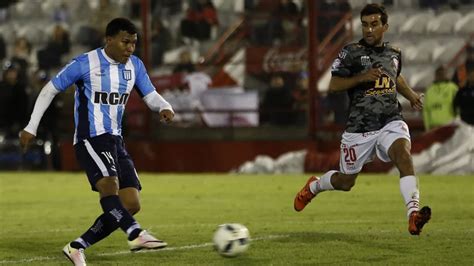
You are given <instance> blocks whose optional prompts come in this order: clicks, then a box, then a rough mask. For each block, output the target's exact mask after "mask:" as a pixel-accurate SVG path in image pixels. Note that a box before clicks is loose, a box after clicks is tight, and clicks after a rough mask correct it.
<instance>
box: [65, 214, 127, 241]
mask: <svg viewBox="0 0 474 266" xmlns="http://www.w3.org/2000/svg"><path fill="white" fill-rule="evenodd" d="M117 228H119V225H118V223H117V222H115V218H114V217H113V216H112V215H110V214H108V213H103V214H102V215H101V216H99V217H98V218H97V219H96V220H95V222H94V224H93V225H92V226H91V227H90V228H89V229H88V230H87V231H86V232H85V233H84V234H83V235H82V236H81V238H82V240H84V241H85V242H86V243H87V244H88V245H89V246H91V245H94V244H95V243H97V242H99V241H100V240H102V239H104V238H106V237H107V236H108V235H110V234H111V233H112V232H113V231H115V230H116V229H117ZM73 243H77V244H79V245H81V247H82V246H83V245H82V244H81V243H79V242H77V241H74V242H73ZM73 243H71V247H73V248H77V247H75V246H73ZM77 244H74V245H77ZM82 248H86V247H82Z"/></svg>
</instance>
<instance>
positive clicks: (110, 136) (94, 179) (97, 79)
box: [20, 18, 174, 265]
mask: <svg viewBox="0 0 474 266" xmlns="http://www.w3.org/2000/svg"><path fill="white" fill-rule="evenodd" d="M105 37H106V44H105V47H103V48H98V49H96V50H92V51H90V52H87V53H84V54H82V55H80V56H78V57H76V58H74V59H73V60H72V61H71V62H70V63H69V64H68V65H66V66H65V67H64V68H63V69H62V70H61V71H60V72H59V73H58V74H57V75H56V76H55V77H54V78H53V79H52V80H51V81H50V82H49V83H48V84H46V85H45V87H44V88H43V89H42V90H41V93H40V95H39V96H38V98H37V100H36V103H35V107H34V109H33V113H32V114H31V119H30V122H29V123H28V125H27V126H26V127H25V128H24V130H23V131H21V132H20V144H21V145H22V148H23V149H24V150H26V149H27V148H28V145H29V144H30V143H31V141H32V140H33V139H34V138H35V135H36V130H37V128H38V124H39V122H40V120H41V117H42V116H43V114H44V112H45V111H46V109H47V108H48V106H49V105H50V103H51V101H52V100H53V98H54V97H55V96H56V95H57V94H58V93H60V92H63V91H65V90H66V89H67V88H69V87H70V86H71V85H75V89H76V91H75V104H74V122H75V132H74V150H75V152H76V157H77V159H78V161H79V163H80V165H81V167H82V168H84V170H85V171H86V173H87V177H88V179H89V183H90V185H91V188H92V190H94V191H97V192H99V196H100V205H101V207H102V210H103V213H102V214H101V215H100V216H99V217H98V218H97V219H96V220H95V222H94V223H93V224H92V226H91V227H90V228H89V229H88V230H87V231H86V232H85V233H84V234H82V235H81V236H80V237H78V238H77V239H75V240H74V241H72V242H70V243H68V244H67V245H66V246H65V247H64V248H63V253H64V255H65V256H66V257H67V258H68V259H69V260H71V262H72V263H73V264H74V265H86V259H85V255H84V250H85V249H86V248H88V247H90V246H91V245H93V244H95V243H97V242H98V241H100V240H102V239H104V238H105V237H107V236H108V235H110V234H111V233H112V232H113V231H115V230H116V229H117V228H120V229H122V230H123V231H124V232H125V233H126V234H127V236H128V237H127V238H128V245H129V247H130V250H131V251H137V250H140V249H157V248H164V247H166V246H167V243H166V242H164V241H162V240H159V239H157V238H155V237H154V236H152V235H151V234H149V233H148V232H147V231H146V230H143V229H142V228H141V226H140V225H139V224H138V222H137V221H136V220H135V219H134V218H133V215H134V214H136V213H137V212H138V211H139V210H140V199H139V193H140V190H141V185H140V180H139V178H138V174H137V171H136V170H135V167H134V164H133V161H132V158H131V157H130V155H129V154H128V152H127V151H126V149H125V144H124V142H123V138H122V136H121V134H122V116H123V113H124V110H125V105H126V103H127V100H128V97H129V95H130V93H131V91H132V89H133V88H134V87H136V89H137V90H136V91H137V92H138V94H139V95H140V96H141V97H142V99H143V101H144V102H145V103H146V104H147V106H148V107H149V108H150V109H151V110H152V111H156V112H159V114H160V119H161V120H162V121H164V122H170V121H171V120H172V119H173V116H174V112H173V109H172V107H171V105H170V104H169V103H168V102H166V101H165V100H164V99H163V98H162V97H161V96H160V95H159V94H158V93H157V92H156V90H155V87H154V86H153V84H152V83H151V81H150V78H149V76H148V74H147V72H146V69H145V66H144V65H143V62H142V61H141V60H140V59H139V58H138V57H136V56H134V55H133V52H134V51H135V45H136V43H137V29H136V27H135V25H134V24H133V23H132V22H131V21H129V20H128V19H125V18H116V19H113V20H112V21H110V22H109V24H108V25H107V28H106V32H105Z"/></svg>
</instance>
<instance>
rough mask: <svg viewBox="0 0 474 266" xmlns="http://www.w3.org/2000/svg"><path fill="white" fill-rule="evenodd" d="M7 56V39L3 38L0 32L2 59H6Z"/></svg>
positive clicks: (0, 57) (0, 59) (0, 53)
mask: <svg viewBox="0 0 474 266" xmlns="http://www.w3.org/2000/svg"><path fill="white" fill-rule="evenodd" d="M6 56H7V45H6V44H5V39H3V35H2V34H0V61H2V60H3V59H5V57H6Z"/></svg>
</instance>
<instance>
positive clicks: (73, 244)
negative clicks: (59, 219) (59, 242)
mask: <svg viewBox="0 0 474 266" xmlns="http://www.w3.org/2000/svg"><path fill="white" fill-rule="evenodd" d="M70 245H71V247H72V248H75V249H80V248H82V249H85V248H86V247H84V246H83V245H82V244H81V243H79V242H77V241H72V242H71V244H70Z"/></svg>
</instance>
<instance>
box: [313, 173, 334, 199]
mask: <svg viewBox="0 0 474 266" xmlns="http://www.w3.org/2000/svg"><path fill="white" fill-rule="evenodd" d="M335 173H337V171H335V170H331V171H328V172H326V173H325V174H324V175H322V176H321V177H320V178H319V181H314V182H311V183H310V184H309V190H311V193H313V194H314V195H316V194H318V193H319V192H323V191H326V190H334V187H333V186H332V184H331V177H332V175H333V174H335Z"/></svg>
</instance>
